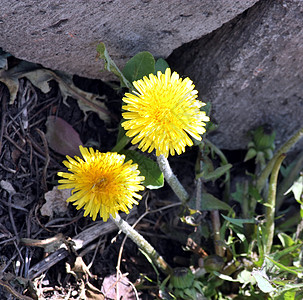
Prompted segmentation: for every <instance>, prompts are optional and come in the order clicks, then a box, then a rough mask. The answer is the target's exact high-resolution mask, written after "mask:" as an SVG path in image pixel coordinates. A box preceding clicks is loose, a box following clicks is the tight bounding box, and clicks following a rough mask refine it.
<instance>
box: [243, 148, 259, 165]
mask: <svg viewBox="0 0 303 300" xmlns="http://www.w3.org/2000/svg"><path fill="white" fill-rule="evenodd" d="M256 155H257V151H256V149H255V148H249V149H248V151H247V153H246V156H245V158H244V162H246V161H248V160H250V159H252V158H253V157H255V156H256Z"/></svg>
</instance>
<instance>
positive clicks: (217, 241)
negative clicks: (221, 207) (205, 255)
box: [210, 210, 224, 257]
mask: <svg viewBox="0 0 303 300" xmlns="http://www.w3.org/2000/svg"><path fill="white" fill-rule="evenodd" d="M210 215H211V222H212V225H213V232H214V245H215V252H216V254H217V255H218V256H221V257H223V256H224V249H223V247H222V245H223V243H222V240H221V235H220V228H221V222H220V214H219V211H218V210H213V211H211V212H210Z"/></svg>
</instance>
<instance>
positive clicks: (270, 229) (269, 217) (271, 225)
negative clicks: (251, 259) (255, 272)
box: [265, 154, 285, 254]
mask: <svg viewBox="0 0 303 300" xmlns="http://www.w3.org/2000/svg"><path fill="white" fill-rule="evenodd" d="M284 158H285V154H282V155H280V156H279V157H278V158H277V159H276V162H275V164H274V166H273V169H272V173H271V176H270V181H269V189H268V199H267V206H266V215H265V216H266V225H265V234H266V242H265V254H269V253H270V250H271V246H272V243H273V239H274V231H275V208H276V190H277V180H278V174H279V170H280V166H281V163H282V161H283V159H284Z"/></svg>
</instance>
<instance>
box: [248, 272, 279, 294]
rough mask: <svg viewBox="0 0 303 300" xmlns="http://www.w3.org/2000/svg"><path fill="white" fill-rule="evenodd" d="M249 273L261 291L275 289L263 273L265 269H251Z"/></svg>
mask: <svg viewBox="0 0 303 300" xmlns="http://www.w3.org/2000/svg"><path fill="white" fill-rule="evenodd" d="M251 275H252V276H253V277H254V278H255V279H256V281H257V285H258V287H259V289H260V290H261V291H262V292H263V293H271V292H273V291H274V290H275V288H274V287H273V286H272V285H271V283H270V281H269V279H268V277H267V275H266V274H265V271H263V270H262V271H261V270H260V271H259V270H253V271H252V272H251Z"/></svg>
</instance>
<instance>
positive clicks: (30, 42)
mask: <svg viewBox="0 0 303 300" xmlns="http://www.w3.org/2000/svg"><path fill="white" fill-rule="evenodd" d="M257 1H258V0H245V1H242V0H237V1H235V0H208V1H200V0H194V1H182V0H177V1H158V0H153V1H151V0H131V1H124V0H115V1H83V0H81V1H73V0H67V1H60V0H42V1H32V0H25V1H17V0H12V1H7V0H0V7H1V10H0V47H2V48H3V50H5V51H6V52H10V53H11V54H12V55H14V56H16V57H18V58H20V59H24V60H28V61H31V62H36V63H40V64H42V65H43V66H44V67H48V68H51V69H58V70H61V71H65V72H68V73H71V74H77V75H81V76H84V77H89V78H100V77H101V78H103V79H104V78H106V74H105V73H102V75H101V74H100V69H101V62H99V61H98V62H96V45H97V44H98V42H101V41H102V42H104V43H105V44H106V46H107V48H108V51H109V53H110V55H111V56H112V58H113V59H114V60H115V62H116V63H117V64H118V66H120V67H122V66H124V64H125V62H126V61H127V60H128V59H129V58H130V57H131V56H133V55H135V54H136V53H137V52H140V51H150V52H151V53H152V54H153V55H154V56H156V57H163V58H165V57H167V56H168V55H169V54H171V52H172V51H173V50H174V49H176V48H178V47H180V46H181V45H182V44H184V43H188V42H190V41H192V40H194V39H197V38H200V37H202V36H203V35H205V34H208V33H210V32H212V31H213V30H215V29H217V28H219V27H220V26H221V25H222V24H224V23H226V22H228V21H230V20H231V19H233V18H234V17H236V16H237V15H238V14H240V13H242V12H243V11H245V10H246V9H248V8H249V7H251V6H252V5H253V4H255V3H256V2H257Z"/></svg>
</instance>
